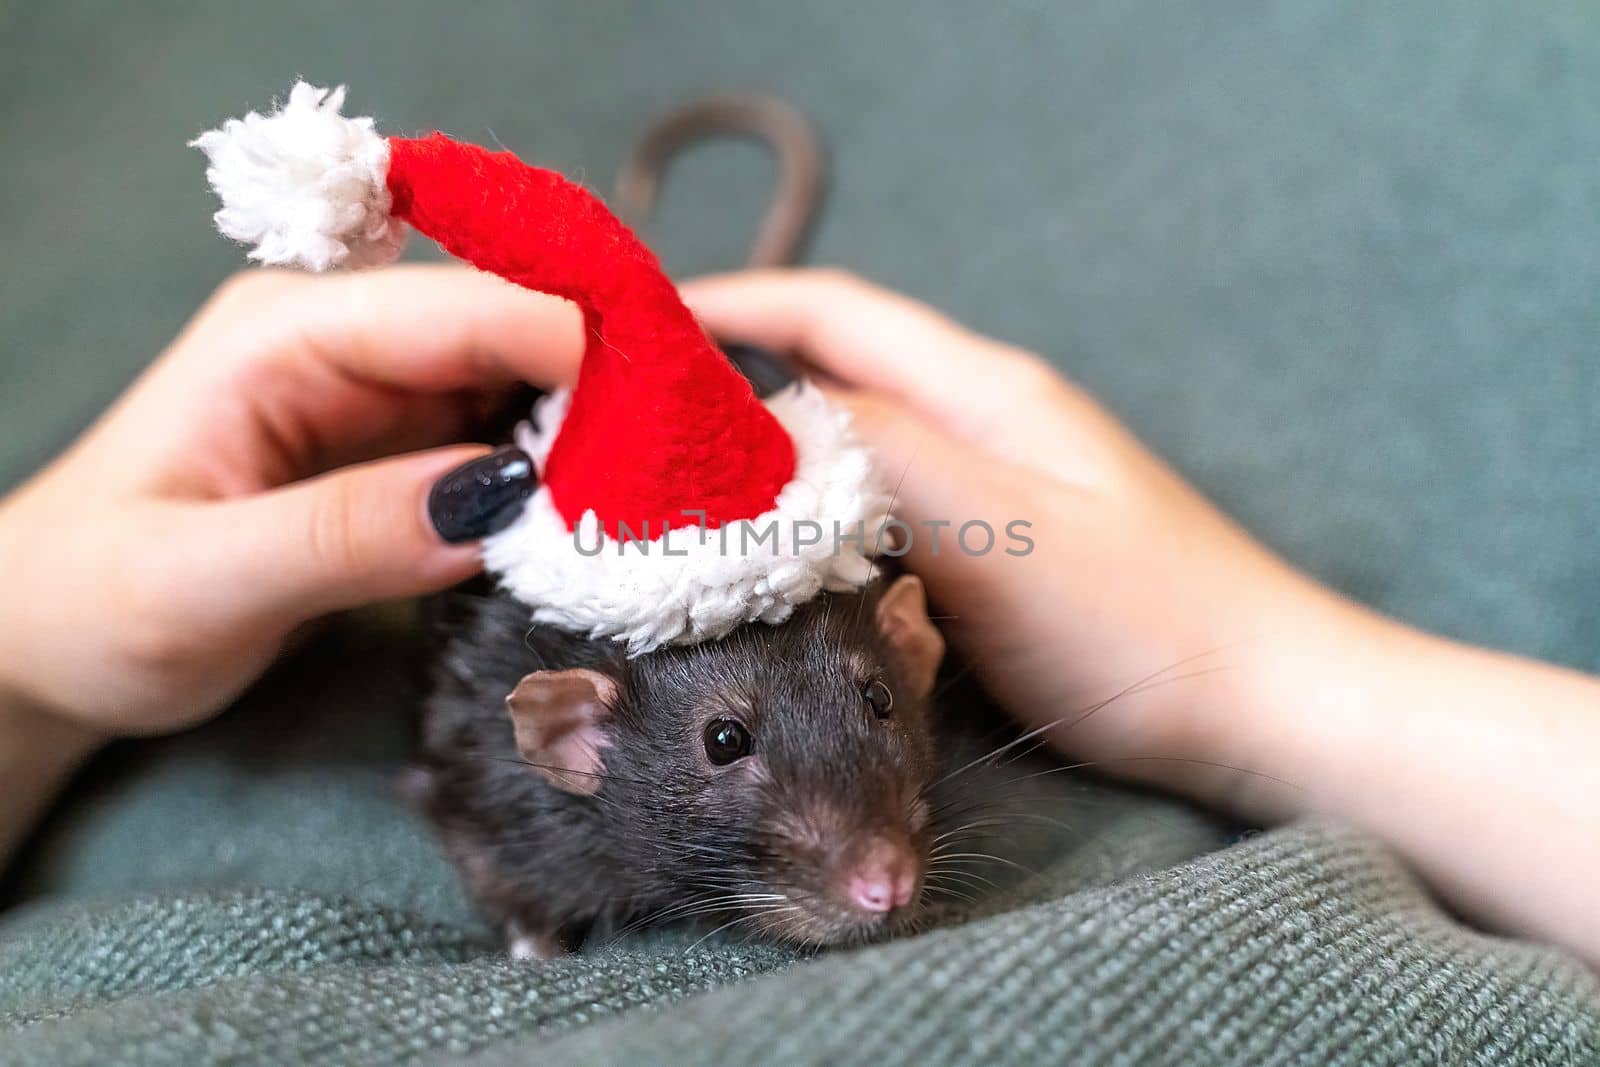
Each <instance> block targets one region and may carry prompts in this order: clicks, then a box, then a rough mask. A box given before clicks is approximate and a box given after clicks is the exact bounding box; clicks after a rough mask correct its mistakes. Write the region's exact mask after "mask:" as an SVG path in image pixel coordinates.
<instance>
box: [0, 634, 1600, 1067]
mask: <svg viewBox="0 0 1600 1067" xmlns="http://www.w3.org/2000/svg"><path fill="white" fill-rule="evenodd" d="M389 621H392V620H378V619H375V618H371V617H369V618H367V619H355V620H350V621H348V622H346V623H343V624H341V625H339V626H338V627H336V628H335V629H334V630H332V631H331V632H329V633H327V634H325V635H324V636H323V638H322V639H321V640H320V641H319V642H318V643H317V644H316V645H315V646H314V647H312V648H311V649H309V650H307V651H306V652H305V653H303V654H302V655H301V656H300V657H298V658H297V660H296V661H294V662H293V663H291V664H290V665H288V666H287V667H286V669H285V670H283V671H281V672H279V674H278V675H277V676H276V677H275V678H273V679H271V680H269V682H268V684H267V685H265V686H263V687H262V689H261V690H260V691H258V692H257V693H255V694H253V695H252V696H251V698H250V699H248V700H247V701H246V702H245V704H244V706H243V707H241V708H240V709H238V711H237V712H235V713H234V714H233V715H232V716H230V717H228V718H226V719H224V720H222V721H220V722H218V723H216V724H213V725H212V726H210V727H207V728H205V729H203V730H201V731H198V732H196V733H195V734H191V735H189V736H187V737H183V738H176V739H172V740H169V741H165V742H161V743H156V744H149V745H141V746H130V747H128V748H126V749H124V750H121V751H119V752H114V753H112V754H110V755H109V756H108V757H107V758H106V759H105V760H104V761H103V762H102V764H101V765H100V766H98V767H97V768H95V774H94V779H95V785H94V786H93V787H92V788H90V789H87V790H86V791H85V792H83V793H82V795H80V796H79V797H78V798H77V799H76V801H75V803H73V804H72V805H69V807H68V809H67V810H66V811H64V812H63V813H62V814H61V816H59V817H58V818H57V819H56V820H55V822H54V824H53V825H52V826H51V827H49V829H48V831H47V832H46V833H45V834H44V835H43V837H42V839H41V840H40V841H39V842H38V844H37V845H36V847H35V848H34V849H33V850H32V852H31V854H30V855H29V856H28V857H27V858H26V860H25V862H24V864H23V865H22V871H23V877H22V878H21V879H20V882H19V884H18V886H17V889H18V892H19V893H20V894H21V895H22V896H24V897H28V898H31V899H33V901H34V903H32V904H28V905H25V906H23V907H21V908H19V909H17V910H16V911H15V912H13V913H11V915H10V916H9V918H8V919H6V920H5V921H3V922H0V1032H3V1033H4V1035H5V1036H4V1040H3V1041H0V1062H3V1063H7V1064H10V1063H40V1064H46V1063H49V1064H60V1063H84V1064H89V1063H102V1062H108V1061H109V1062H118V1063H151V1064H158V1063H159V1064H166V1063H186V1064H192V1063H212V1062H219V1063H220V1062H228V1063H285V1062H308V1061H309V1062H326V1063H340V1064H362V1063H393V1062H397V1061H406V1060H417V1059H422V1060H428V1061H434V1062H448V1061H451V1060H454V1059H456V1058H458V1057H460V1056H463V1055H471V1054H475V1053H480V1052H481V1055H482V1057H483V1062H489V1063H496V1062H501V1061H504V1062H507V1063H509V1062H525V1061H527V1060H528V1059H530V1058H532V1057H534V1056H537V1058H538V1059H539V1061H540V1062H550V1063H563V1064H565V1063H591V1062H592V1063H611V1062H652V1063H656V1062H660V1063H679V1062H682V1063H695V1064H698V1063H706V1062H727V1063H744V1062H751V1061H755V1060H761V1061H766V1062H780V1063H828V1064H848V1063H864V1064H866V1063H871V1064H901V1063H904V1064H928V1063H935V1064H938V1063H951V1064H956V1063H1058V1062H1070V1063H1087V1064H1121V1063H1126V1064H1145V1063H1171V1064H1279V1063H1281V1064H1307V1065H1322V1064H1352V1065H1354V1064H1383V1063H1393V1064H1412V1063H1428V1064H1463V1063H1474V1064H1486V1065H1488V1064H1494V1065H1500V1064H1541V1065H1545V1064H1595V1063H1600V982H1597V980H1596V978H1595V977H1594V976H1593V975H1592V974H1590V973H1589V972H1587V971H1586V970H1585V969H1584V968H1582V967H1581V966H1580V965H1578V964H1577V963H1576V962H1574V961H1573V960H1571V959H1569V958H1566V957H1565V956H1563V955H1562V954H1560V953H1558V952H1555V951H1553V950H1550V949H1546V948H1541V947H1536V946H1533V945H1528V944H1522V943H1518V942H1515V941H1509V940H1503V939H1499V938H1493V937H1488V936H1485V935H1482V934H1479V933H1476V932H1474V931H1472V930H1470V929H1468V928H1467V927H1465V926H1463V925H1461V924H1459V923H1458V922H1456V921H1455V920H1453V919H1452V918H1450V917H1449V916H1447V915H1446V914H1445V913H1444V912H1442V911H1441V910H1440V909H1439V907H1438V906H1437V905H1436V904H1435V903H1433V902H1432V901H1431V900H1430V899H1429V898H1428V896H1427V895H1426V894H1425V893H1424V892H1422V891H1421V890H1420V889H1419V888H1418V885H1417V883H1416V881H1415V880H1414V879H1413V878H1412V877H1411V876H1410V875H1408V874H1407V873H1405V872H1404V871H1403V870H1402V869H1401V868H1400V867H1399V866H1397V865H1396V863H1395V862H1394V861H1393V859H1392V858H1391V857H1390V856H1388V855H1387V854H1386V853H1385V852H1384V851H1383V850H1382V849H1380V848H1378V847H1376V846H1375V845H1373V844H1372V843H1371V842H1369V841H1367V840H1365V839H1363V838H1362V837H1360V836H1358V835H1355V834H1352V833H1349V832H1345V831H1341V830H1338V829H1335V828H1331V827H1326V826H1312V825H1307V826H1297V827H1290V828H1286V829H1281V830H1277V831H1273V832H1270V833H1266V834H1261V835H1259V836H1248V837H1245V838H1243V839H1239V838H1238V837H1237V835H1233V834H1230V833H1229V831H1227V830H1226V829H1225V828H1223V827H1221V826H1220V825H1219V824H1217V823H1216V822H1215V821H1214V820H1212V819H1209V818H1207V817H1204V816H1202V815H1200V814H1198V813H1195V812H1193V811H1191V810H1189V809H1187V808H1184V807H1183V806H1181V805H1178V804H1176V803H1174V802H1172V801H1169V800H1165V799H1161V798H1158V797H1155V796H1151V795H1148V794H1144V793H1139V792H1134V791H1126V790H1121V789H1116V788H1112V787H1109V786H1105V785H1101V784H1098V783H1095V782H1092V781H1088V780H1084V779H1071V778H1070V777H1069V776H1068V775H1061V774H1053V775H1045V776H1042V777H1027V776H1031V775H1033V774H1034V772H1035V771H1036V770H1037V769H1038V764H1035V763H1019V764H1013V765H1009V766H1007V767H1005V768H1003V769H996V770H994V771H991V772H988V773H989V775H990V777H989V778H988V779H986V780H984V781H982V782H981V783H980V784H979V786H978V787H977V788H978V789H979V790H980V791H981V792H980V793H979V794H976V795H983V796H987V797H990V798H991V800H990V802H989V803H990V807H991V810H993V811H994V812H996V813H998V814H1003V815H1005V816H1007V819H1006V823H1007V825H1006V826H1005V828H1004V830H1003V831H1002V832H1001V833H1000V834H999V835H998V836H996V837H995V838H993V839H992V840H987V841H984V842H982V843H980V844H979V845H978V846H977V849H978V850H980V851H992V852H994V853H995V854H997V855H1000V856H1002V857H1003V858H1005V859H1007V860H1009V861H1011V862H1014V863H1017V864H1018V865H1019V866H1020V867H1022V868H1026V873H1024V872H1023V871H1020V870H1018V869H1017V868H1013V867H1011V866H1009V865H1003V864H995V865H994V866H992V867H987V868H977V869H975V870H976V873H978V875H979V876H980V878H981V879H983V880H986V881H990V882H994V883H995V886H994V887H988V886H983V885H982V883H981V882H980V883H978V884H979V886H980V887H981V888H983V889H984V892H983V893H982V895H981V898H980V899H979V900H978V902H977V904H976V906H974V907H970V908H968V910H967V911H966V912H965V913H964V914H960V915H952V916H949V917H948V921H947V922H946V924H945V925H943V926H941V927H939V928H938V929H935V930H933V931H931V932H929V933H927V934H924V935H922V936H918V937H913V938H908V939H905V940H902V941H898V942H893V943H890V944H885V945H880V946H874V947H870V948H865V949H859V950H855V951H849V952H839V953H833V954H825V955H822V956H818V957H815V958H808V959H801V958H797V957H796V956H795V955H794V954H793V953H791V952H788V951H785V950H782V949H776V948H770V947H763V946H756V945H747V944H741V943H739V942H738V941H737V940H733V939H726V938H725V939H720V940H719V939H716V938H713V939H710V940H707V941H705V942H703V943H697V940H698V933H690V932H680V931H668V932H662V933H653V934H648V935H644V936H635V937H633V938H630V939H628V940H626V941H624V942H622V943H608V942H605V941H604V940H602V941H601V942H600V943H598V944H596V945H595V946H593V947H592V948H591V949H589V950H587V951H585V952H584V953H583V954H581V955H578V956H574V957H572V958H569V959H564V960H559V961H556V962H550V963H515V962H512V961H511V960H509V959H508V958H507V957H506V956H505V955H504V954H502V953H501V952H500V951H499V950H498V948H497V946H496V945H495V944H494V942H493V940H492V939H491V938H490V937H489V936H488V935H487V932H486V931H485V930H483V929H482V928H481V927H480V926H479V924H478V923H477V922H476V921H475V920H474V919H473V918H472V916H471V914H470V912H469V911H468V909H467V906H466V904H465V902H464V900H463V899H462V897H461V894H460V891H459V889H458V887H457V884H456V880H455V875H454V872H453V871H452V870H451V869H450V868H449V866H448V864H447V863H446V862H445V861H444V859H443V858H442V857H441V856H440V854H439V852H438V850H437V847H436V846H435V844H434V842H433V839H432V837H431V835H430V833H429V832H428V829H427V828H426V827H425V826H422V825H421V824H419V823H418V822H417V821H416V820H415V819H414V818H413V817H412V816H411V815H410V814H409V813H408V812H407V811H406V810H405V809H404V808H403V807H402V806H401V805H400V803H399V802H398V800H397V799H395V798H394V796H393V795H392V792H391V790H390V788H389V781H390V779H391V776H392V772H393V770H394V768H395V767H396V766H398V764H399V762H400V761H401V759H402V758H403V754H404V752H405V750H406V746H407V742H406V736H405V735H406V725H405V720H406V715H405V714H404V712H403V711H397V709H404V708H406V707H408V706H409V705H408V703H407V702H408V701H414V700H415V698H416V693H415V689H414V687H413V686H412V684H411V683H410V681H409V680H408V679H407V674H406V671H405V670H404V664H405V663H407V662H409V661H410V660H412V659H413V658H414V650H413V649H412V648H411V647H410V646H409V643H408V641H407V639H406V636H405V631H404V630H396V629H395V628H394V627H393V626H392V625H388V622H389ZM378 622H382V623H383V624H382V625H372V624H373V623H378ZM312 752H315V756H314V757H313V756H311V755H310V753H312ZM1024 777H1027V781H1022V779H1023V778H1024ZM1030 815H1031V816H1042V818H1030V817H1029V816H1030ZM196 886H198V887H200V888H198V889H196V888H195V887H196Z"/></svg>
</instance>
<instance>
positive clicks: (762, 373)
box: [722, 341, 799, 400]
mask: <svg viewBox="0 0 1600 1067" xmlns="http://www.w3.org/2000/svg"><path fill="white" fill-rule="evenodd" d="M722 351H723V353H724V354H725V355H727V357H728V362H730V363H732V364H733V365H734V366H735V367H736V368H738V370H739V373H740V374H743V375H744V376H745V379H746V380H747V381H748V382H749V383H750V385H751V387H752V388H753V389H755V391H756V396H759V397H761V399H763V400H765V399H766V398H767V397H769V396H771V395H772V394H773V393H776V392H777V391H778V390H779V389H782V388H783V387H784V386H786V385H793V384H794V383H795V380H796V379H797V378H798V377H799V375H797V374H796V373H795V372H794V368H793V367H791V366H790V365H789V361H788V360H786V359H784V358H783V357H782V356H780V355H778V353H776V352H774V351H772V349H770V348H761V347H759V346H757V345H745V344H739V343H738V342H736V341H729V342H727V343H725V344H723V345H722Z"/></svg>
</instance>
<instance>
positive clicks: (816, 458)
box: [194, 82, 889, 653]
mask: <svg viewBox="0 0 1600 1067" xmlns="http://www.w3.org/2000/svg"><path fill="white" fill-rule="evenodd" d="M343 102H344V89H343V88H342V87H341V88H338V89H335V90H333V91H331V92H330V91H328V90H326V89H318V88H315V87H313V86H310V85H307V84H305V83H304V82H301V83H299V84H297V85H296V86H295V87H294V89H293V90H291V91H290V93H289V99H288V102H287V103H286V104H285V105H284V106H283V107H282V108H281V109H280V110H278V111H275V112H273V113H272V114H269V115H260V114H256V113H254V112H252V113H250V114H248V115H246V116H245V117H244V118H243V119H231V120H229V121H227V122H225V123H223V125H222V127H221V128H220V129H216V130H212V131H210V132H208V133H205V134H202V135H201V136H200V137H199V138H197V139H196V140H195V141H194V144H195V145H196V146H197V147H199V148H200V149H201V150H203V151H204V152H205V153H206V155H207V157H208V159H209V160H210V166H209V168H208V169H207V171H206V177H207V178H208V179H209V180H210V182H211V185H212V187H213V188H214V189H215V190H216V192H217V194H218V195H219V196H220V197H221V199H222V205H223V206H222V209H221V210H220V211H218V212H217V213H216V216H215V219H216V223H217V227H218V229H220V230H221V231H222V232H223V233H224V234H225V235H227V236H228V237H232V238H234V239H235V240H239V241H243V242H247V243H249V244H251V245H253V246H254V247H253V248H252V249H251V251H250V258H252V259H256V260H260V261H261V262H263V263H266V264H285V265H294V266H300V267H305V268H309V269H311V270H319V271H320V270H327V269H329V268H332V267H338V266H351V267H358V266H370V265H374V264H379V263H384V262H388V261H390V260H393V259H394V258H395V257H397V256H398V255H399V252H400V248H401V245H402V244H403V243H404V240H405V228H406V224H407V223H409V224H410V225H411V226H414V227H415V228H417V229H418V230H421V231H422V232H423V233H425V234H427V235H428V236H429V237H431V238H433V239H434V240H435V241H437V242H438V243H439V244H440V245H442V246H443V247H444V248H445V249H447V250H448V251H449V252H451V253H453V254H454V255H456V256H459V257H460V258H462V259H465V260H467V261H468V262H471V263H473V264H475V265H477V266H478V267H481V268H482V269H484V270H487V271H492V272H494V273H495V274H498V275H500V276H502V277H504V278H506V279H508V280H510V281H512V282H515V283H516V284H518V285H522V286H525V287H527V288H529V289H534V290H537V291H539V292H544V293H553V294H555V295H557V296H561V297H565V298H566V299H568V300H571V301H573V302H574V303H576V304H577V305H578V306H579V308H581V309H582V311H583V319H584V324H585V327H586V335H587V341H586V347H585V349H584V354H583V362H582V365H581V367H580V369H579V372H578V379H577V383H576V385H574V386H573V388H572V389H571V390H570V391H567V390H563V391H561V392H559V393H555V394H552V395H551V396H550V397H548V398H547V399H546V401H544V402H543V403H542V404H541V406H540V407H539V409H538V410H537V411H536V412H535V423H536V428H534V427H532V426H524V427H523V428H521V432H520V433H519V443H520V444H522V446H523V447H524V448H525V449H527V450H528V451H529V452H530V453H531V454H532V455H533V457H534V459H535V461H536V462H537V463H538V465H539V467H540V482H541V484H540V488H539V490H538V491H537V492H536V493H535V494H534V495H533V496H532V497H531V498H530V499H529V501H528V504H527V506H526V508H525V510H524V512H523V514H522V515H521V516H520V518H519V519H518V520H517V521H516V522H515V523H514V524H513V525H511V526H510V527H508V528H507V529H506V530H504V531H503V532H501V533H498V534H496V535H494V536H493V537H491V538H489V539H488V540H487V541H486V542H485V546H484V560H485V564H486V565H487V567H488V568H489V569H490V570H491V571H492V572H494V573H495V574H496V575H497V576H498V578H499V580H500V582H501V584H502V585H503V586H504V587H505V588H506V589H507V590H509V591H510V592H511V593H512V594H513V595H515V596H517V597H518V598H519V599H521V600H523V601H524V602H526V603H527V604H528V605H529V606H530V607H531V608H532V612H533V618H534V619H535V620H536V621H539V622H546V623H552V624H555V625H558V626H561V627H563V628H566V629H569V630H573V631H575V632H579V633H584V634H588V635H591V636H596V637H610V638H615V639H617V640H621V641H625V642H626V643H627V645H628V650H629V652H630V653H639V652H644V651H648V650H650V649H653V648H656V647H659V646H660V645H663V644H677V643H689V642H694V641H700V640H704V639H708V638H714V637H720V636H722V635H723V634H726V633H727V632H729V631H730V630H732V629H733V628H734V627H736V626H738V625H740V624H742V623H746V622H755V621H761V622H766V623H777V622H781V621H783V620H784V619H785V618H787V617H788V616H789V614H790V613H791V612H792V611H793V610H794V608H795V606H796V605H798V604H801V603H804V602H805V601H807V600H809V599H811V598H812V597H814V596H816V595H817V594H818V593H819V592H820V591H822V590H825V589H826V590H836V591H839V590H848V589H852V588H857V587H859V586H861V585H863V584H865V583H866V582H867V581H868V580H869V579H870V578H871V576H872V565H871V562H870V558H869V557H870V554H871V552H872V551H874V549H875V547H876V544H877V538H878V536H879V533H880V531H881V529H882V526H883V523H884V522H885V521H887V518H888V514H887V513H888V504H889V500H888V497H887V495H886V494H885V493H884V492H883V491H882V488H881V487H880V486H879V485H878V484H877V483H876V481H875V480H874V478H873V476H872V473H871V470H870V465H869V458H868V455H867V453H866V451H865V450H864V449H863V448H862V447H861V446H860V444H859V443H858V442H857V441H856V439H855V438H854V436H853V435H852V433H851V432H850V429H849V425H848V419H847V417H846V416H845V415H844V414H843V413H841V412H839V411H837V410H835V409H834V408H833V407H832V406H831V405H829V404H828V403H827V401H826V400H825V399H824V398H823V397H822V395H821V394H820V393H818V392H817V391H816V390H815V389H814V388H812V387H810V386H807V385H804V384H801V385H798V386H795V387H791V388H789V389H785V390H783V391H781V392H779V393H777V394H775V395H774V396H772V397H769V398H768V399H767V400H766V401H765V402H763V401H761V400H759V399H757V398H756V396H755V395H754V393H753V392H752V390H751V388H750V386H749V384H748V383H747V382H746V381H745V379H744V378H743V377H742V376H741V375H740V374H739V373H738V371H736V370H735V369H734V368H733V366H732V365H731V364H730V363H729V362H728V361H727V359H726V358H725V357H724V356H723V355H722V353H721V352H720V351H719V350H718V349H717V347H716V346H715V345H714V344H713V343H712V342H711V340H710V339H709V338H708V337H707V336H706V333H705V331H704V330H703V329H702V328H701V326H700V324H699V323H698V322H697V321H696V320H695V318H694V316H693V315H692V314H691V313H690V312H689V310H688V308H687V307H685V306H684V304H683V302H682V301H681V300H680V299H679V297H678V293H677V289H676V288H675V286H674V285H673V283H672V281H671V280H670V279H669V278H668V277H667V276H666V274H665V273H664V272H663V271H662V270H661V267H660V264H659V263H658V262H657V260H656V258H655V256H654V255H653V254H652V253H651V252H650V250H649V249H648V248H646V247H645V246H644V244H643V243H642V242H640V241H639V239H638V238H637V237H636V236H635V235H634V234H633V233H632V232H631V231H629V230H628V229H627V227H625V226H624V225H623V224H622V223H621V222H619V221H618V220H617V219H616V217H615V216H613V215H612V214H611V212H610V211H608V210H607V209H606V207H605V206H604V205H603V204H602V203H601V202H600V201H599V200H598V199H597V198H596V197H595V196H593V195H592V194H591V193H589V192H588V191H586V190H584V189H582V188H581V187H579V186H577V185H575V184H573V183H572V182H570V181H567V180H566V179H565V178H563V177H561V176H560V175H558V174H556V173H554V172H552V171H548V170H543V169H541V168H538V167H532V166H529V165H528V164H526V163H523V162H522V161H521V160H519V159H517V157H516V156H514V155H513V154H512V153H510V152H491V151H488V150H486V149H483V148H480V147H477V146H476V145H468V144H462V143H460V142H458V141H454V140H451V139H450V138H448V137H446V136H444V135H443V134H440V133H434V134H430V135H428V136H426V137H416V138H409V137H387V138H386V137H383V136H382V135H380V134H379V133H378V132H377V131H376V130H375V129H374V127H373V122H372V120H371V119H370V118H349V117H345V116H343V115H341V114H340V113H339V111H340V108H341V106H342V105H343Z"/></svg>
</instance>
